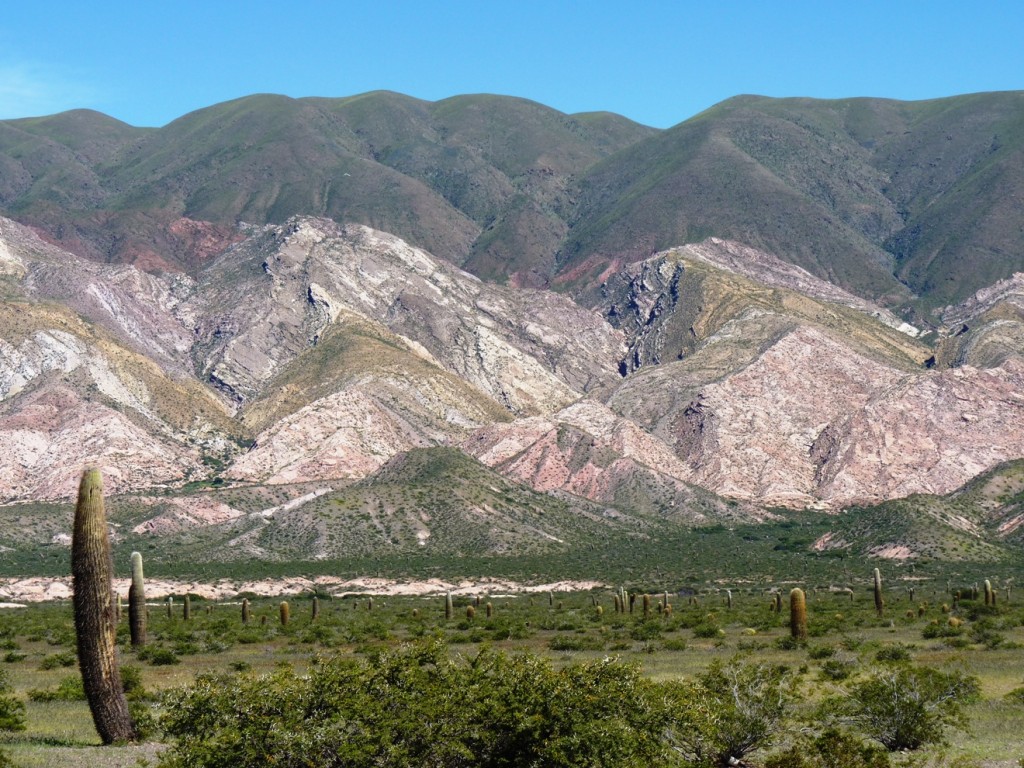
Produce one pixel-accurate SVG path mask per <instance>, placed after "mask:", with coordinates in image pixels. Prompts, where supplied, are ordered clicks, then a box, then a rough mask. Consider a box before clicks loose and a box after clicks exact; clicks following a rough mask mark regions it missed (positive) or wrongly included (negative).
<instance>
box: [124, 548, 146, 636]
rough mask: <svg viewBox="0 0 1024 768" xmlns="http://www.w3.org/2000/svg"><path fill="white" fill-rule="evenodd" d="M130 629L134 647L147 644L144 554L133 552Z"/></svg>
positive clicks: (129, 604)
mask: <svg viewBox="0 0 1024 768" xmlns="http://www.w3.org/2000/svg"><path fill="white" fill-rule="evenodd" d="M128 629H129V631H130V633H131V638H132V647H133V648H141V647H142V646H144V645H145V644H146V583H145V580H144V578H143V575H142V555H141V554H140V553H139V552H132V585H131V586H130V587H128Z"/></svg>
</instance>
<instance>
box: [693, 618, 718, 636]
mask: <svg viewBox="0 0 1024 768" xmlns="http://www.w3.org/2000/svg"><path fill="white" fill-rule="evenodd" d="M721 634H722V628H721V627H720V626H718V625H717V624H715V623H713V622H710V621H705V622H701V623H700V624H698V625H696V626H695V627H694V628H693V636H694V637H699V638H703V639H705V640H706V639H710V638H712V637H719V636H721Z"/></svg>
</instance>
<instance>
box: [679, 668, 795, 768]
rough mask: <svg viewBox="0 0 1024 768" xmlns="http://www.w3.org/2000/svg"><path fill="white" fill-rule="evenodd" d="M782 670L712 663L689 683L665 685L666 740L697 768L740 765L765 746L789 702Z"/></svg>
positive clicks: (788, 677) (787, 677)
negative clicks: (668, 696)
mask: <svg viewBox="0 0 1024 768" xmlns="http://www.w3.org/2000/svg"><path fill="white" fill-rule="evenodd" d="M791 683H792V680H791V675H790V673H789V671H788V670H787V669H786V668H785V667H781V666H777V665H768V664H750V663H739V662H737V661H735V660H734V661H733V662H731V663H730V664H728V665H725V664H723V663H721V662H720V661H717V660H716V661H713V662H712V663H711V666H710V667H708V669H707V671H706V672H704V673H703V674H701V675H699V676H698V677H697V679H696V680H694V681H693V682H690V683H677V684H666V685H667V686H669V687H670V689H671V690H672V691H673V695H672V696H671V702H672V708H673V713H672V725H671V727H670V729H669V731H668V738H669V741H670V743H671V744H672V746H673V748H674V750H675V751H676V752H678V754H680V755H681V756H682V757H683V759H684V760H686V761H687V763H689V764H690V765H692V766H695V767H697V768H700V767H703V766H709V767H710V766H721V765H732V764H734V761H735V762H738V763H742V761H743V758H744V757H745V756H746V755H747V754H749V753H750V752H752V751H754V750H756V749H758V748H761V747H765V746H768V745H769V744H770V742H771V739H772V737H773V736H775V735H776V734H777V732H778V728H779V724H780V723H781V721H782V719H783V717H784V716H785V715H786V713H787V711H788V710H789V707H790V706H791V704H792V703H793V701H794V700H795V692H794V690H793V688H792V685H791Z"/></svg>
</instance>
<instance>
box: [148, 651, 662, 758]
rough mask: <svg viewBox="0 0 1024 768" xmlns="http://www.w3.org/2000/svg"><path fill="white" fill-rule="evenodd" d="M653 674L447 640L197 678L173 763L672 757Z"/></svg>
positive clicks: (172, 715) (172, 702) (178, 716)
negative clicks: (295, 667)
mask: <svg viewBox="0 0 1024 768" xmlns="http://www.w3.org/2000/svg"><path fill="white" fill-rule="evenodd" d="M657 688H658V684H657V683H653V682H650V681H648V680H646V679H645V678H644V677H643V676H642V675H641V674H640V671H639V670H638V669H637V668H636V667H633V666H627V665H624V664H621V663H618V662H615V661H610V660H603V661H597V662H592V663H588V664H581V665H572V666H569V667H566V668H564V669H559V670H556V669H554V668H553V666H552V665H551V664H550V663H549V662H548V661H546V660H543V659H541V658H539V657H537V656H534V655H529V654H523V655H516V656H508V655H505V654H501V653H497V652H492V651H483V652H481V653H480V654H479V655H477V656H476V657H474V658H473V659H471V660H469V661H465V660H453V659H451V658H450V656H449V654H448V651H447V649H446V648H445V647H444V646H443V645H441V644H439V643H431V644H428V645H417V646H412V647H409V648H405V649H403V650H400V651H397V652H389V653H382V654H380V655H377V656H375V657H373V658H372V659H370V660H368V661H365V662H357V661H352V660H348V659H341V658H335V659H329V660H320V661H318V662H315V663H314V664H313V665H312V666H311V667H310V669H309V670H308V671H307V672H306V673H304V674H303V675H302V676H299V675H297V674H296V673H294V672H293V671H292V670H291V669H279V670H277V671H275V672H274V673H272V674H268V675H262V676H253V675H233V676H232V675H211V674H206V675H201V676H199V677H198V678H197V679H196V681H195V683H193V684H192V685H190V686H188V687H185V688H181V689H177V690H174V691H172V692H170V693H169V694H168V695H167V696H166V697H165V701H164V714H163V717H162V725H163V728H164V730H165V731H166V733H167V734H168V735H169V736H171V737H172V738H174V739H175V743H174V745H173V746H172V747H171V748H170V749H168V750H166V751H165V752H164V753H163V754H162V755H161V758H160V765H162V766H165V768H184V766H189V768H228V766H231V768H256V767H257V766H259V768H263V766H266V765H269V764H271V763H273V764H276V765H316V766H322V768H339V767H340V766H345V767H346V768H364V767H365V768H370V767H371V766H373V767H374V768H412V766H417V767H418V766H437V767H438V768H445V767H446V766H465V767H466V768H469V767H470V766H481V767H484V766H495V768H497V766H502V768H517V767H522V768H526V767H527V766H535V765H543V766H546V767H550V768H570V767H572V768H575V767H576V766H602V767H603V768H640V766H648V765H662V764H665V763H666V762H667V761H668V759H669V755H668V753H667V749H666V747H665V745H664V744H663V743H662V742H661V741H659V740H658V739H655V738H651V736H650V734H653V733H659V732H661V731H662V730H663V729H664V728H665V727H666V725H667V722H668V720H667V716H668V713H667V709H666V708H665V707H664V706H662V705H661V703H660V702H661V701H662V699H663V697H662V696H658V695H654V693H653V691H655V690H657Z"/></svg>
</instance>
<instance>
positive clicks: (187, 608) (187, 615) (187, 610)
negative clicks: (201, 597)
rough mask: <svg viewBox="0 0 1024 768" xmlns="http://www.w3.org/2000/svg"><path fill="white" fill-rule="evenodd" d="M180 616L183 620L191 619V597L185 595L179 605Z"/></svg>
mask: <svg viewBox="0 0 1024 768" xmlns="http://www.w3.org/2000/svg"><path fill="white" fill-rule="evenodd" d="M181 618H183V619H184V620H185V621H191V619H192V599H191V598H190V597H189V596H188V595H185V600H184V602H183V603H182V606H181Z"/></svg>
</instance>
